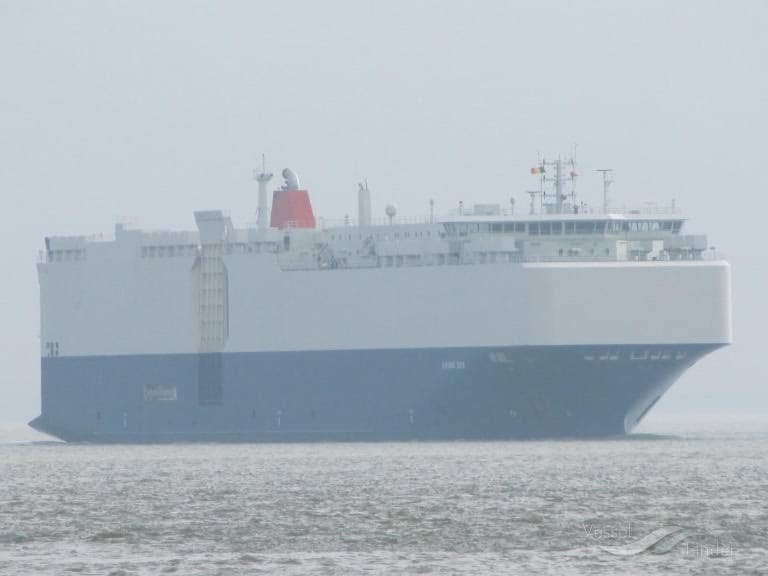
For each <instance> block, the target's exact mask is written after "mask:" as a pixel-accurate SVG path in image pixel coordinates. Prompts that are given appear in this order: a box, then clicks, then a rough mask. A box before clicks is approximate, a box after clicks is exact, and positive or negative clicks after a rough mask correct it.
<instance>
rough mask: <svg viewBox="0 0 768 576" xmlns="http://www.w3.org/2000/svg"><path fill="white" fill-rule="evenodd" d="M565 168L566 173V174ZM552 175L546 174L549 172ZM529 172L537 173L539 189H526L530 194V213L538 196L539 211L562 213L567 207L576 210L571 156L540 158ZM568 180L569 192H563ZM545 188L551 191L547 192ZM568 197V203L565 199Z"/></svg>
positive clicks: (575, 172) (573, 164)
mask: <svg viewBox="0 0 768 576" xmlns="http://www.w3.org/2000/svg"><path fill="white" fill-rule="evenodd" d="M566 168H567V169H568V174H567V175H566V174H565V172H566ZM550 171H551V172H552V173H553V174H554V175H553V176H547V174H548V173H549V172H550ZM531 174H534V175H539V176H540V179H539V190H535V191H534V190H531V191H528V194H530V195H531V214H535V208H534V206H535V200H534V199H535V197H536V196H539V197H540V212H542V213H547V214H563V213H565V212H567V211H568V209H569V208H570V209H572V210H574V211H575V210H577V209H578V208H577V207H576V178H577V177H578V172H577V171H576V160H574V158H573V157H570V158H568V159H567V160H563V159H562V158H561V157H560V156H558V157H557V159H556V160H546V159H541V160H540V161H539V163H538V166H534V167H533V168H531ZM569 180H570V183H571V187H570V192H568V193H566V192H565V185H566V182H567V181H569ZM547 188H549V189H551V190H552V191H551V192H547ZM568 199H570V204H566V202H565V201H566V200H568Z"/></svg>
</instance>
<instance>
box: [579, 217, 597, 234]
mask: <svg viewBox="0 0 768 576" xmlns="http://www.w3.org/2000/svg"><path fill="white" fill-rule="evenodd" d="M594 229H595V223H594V222H593V221H592V220H585V221H582V222H576V234H592V232H594Z"/></svg>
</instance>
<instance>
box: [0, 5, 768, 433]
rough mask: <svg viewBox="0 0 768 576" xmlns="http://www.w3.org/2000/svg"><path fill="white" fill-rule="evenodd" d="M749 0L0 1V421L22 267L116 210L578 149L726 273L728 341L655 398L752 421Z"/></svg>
mask: <svg viewBox="0 0 768 576" xmlns="http://www.w3.org/2000/svg"><path fill="white" fill-rule="evenodd" d="M766 29H768V3H766V2H757V1H756V2H750V1H741V2H733V3H725V2H703V1H695V2H682V1H681V2H615V1H606V2H586V1H585V2H574V3H568V2H518V3H513V2H491V1H484V2H469V1H467V2H427V1H420V2H412V1H411V2H396V1H387V2H359V1H355V2H352V1H348V2H286V1H279V2H277V1H276V2H227V3H219V2H209V3H203V2H170V1H169V2H160V3H155V2H127V1H126V2H27V1H21V0H20V1H15V2H9V1H7V0H0V198H2V210H1V211H0V234H2V236H1V237H0V250H1V251H2V252H1V253H0V255H1V256H2V265H3V268H4V274H3V278H4V280H3V282H2V283H0V350H2V353H1V354H0V358H2V370H0V391H2V396H1V398H2V400H0V421H25V420H29V419H31V418H32V417H33V416H35V415H36V414H37V413H38V408H39V358H38V356H39V348H38V340H37V332H38V321H39V320H38V318H39V315H38V309H37V306H38V300H37V280H36V272H35V267H34V263H35V259H36V257H37V251H38V250H39V249H40V248H41V247H42V241H43V237H44V236H45V235H51V234H81V233H99V232H104V233H108V232H110V231H111V229H112V227H113V225H114V222H115V219H116V218H117V217H121V218H123V217H130V218H133V219H135V220H136V221H137V222H138V223H139V224H140V225H141V226H142V227H147V228H192V227H194V223H193V220H192V215H191V213H192V211H193V210H196V209H204V208H225V209H228V210H229V211H230V213H231V215H232V217H233V219H235V221H237V222H240V223H242V222H245V221H248V220H251V219H252V217H253V213H254V211H255V208H256V187H255V183H254V182H253V181H252V180H251V169H252V168H253V167H254V166H255V165H256V164H257V158H258V156H259V155H260V154H261V153H262V152H264V153H266V154H267V157H268V161H269V164H270V166H271V167H272V168H273V169H274V170H275V171H276V170H277V169H279V168H282V167H283V166H287V165H289V166H291V167H292V168H294V169H295V170H296V171H297V172H298V173H299V174H300V175H301V177H302V181H303V183H304V184H305V185H306V186H307V187H308V188H309V189H310V193H311V195H312V201H313V203H314V205H315V211H316V213H317V214H319V215H322V216H326V217H343V216H344V214H345V213H350V214H354V212H355V209H356V208H355V206H356V204H355V190H356V186H355V182H356V181H357V180H358V179H360V178H363V177H365V178H368V180H369V183H370V186H371V189H372V191H373V195H374V212H376V213H382V214H383V206H384V204H385V203H388V202H394V203H396V204H397V205H398V206H399V208H400V212H401V213H403V214H424V213H426V212H427V211H428V204H427V201H428V198H429V197H434V198H435V199H436V208H437V210H438V211H441V210H448V209H450V208H453V207H454V206H455V205H456V203H457V202H458V201H459V200H464V201H465V202H467V203H472V202H475V201H478V202H482V201H497V202H507V200H508V198H509V196H510V195H515V196H516V198H517V201H518V205H520V206H522V205H525V202H526V199H525V196H524V190H525V189H526V188H529V187H530V186H531V184H532V183H531V181H530V176H529V175H528V173H527V170H528V168H529V167H530V166H531V164H532V163H533V162H534V161H535V159H536V155H537V153H538V152H542V153H546V154H550V155H554V154H558V153H565V154H567V153H569V152H570V150H571V149H572V147H573V145H574V143H577V144H578V157H579V160H580V162H581V164H582V172H583V173H584V177H583V179H582V181H581V183H580V193H581V195H582V198H584V199H587V200H594V201H598V199H599V189H600V188H599V177H598V175H597V174H595V173H594V169H596V168H603V167H611V168H614V169H615V171H616V184H615V187H614V190H613V193H614V197H615V199H616V200H617V201H619V202H621V201H625V202H627V203H641V202H643V201H645V200H657V201H664V200H668V199H670V198H673V197H674V198H675V199H676V201H677V203H678V205H680V206H682V207H683V208H684V209H685V210H686V212H687V213H688V214H689V215H690V217H691V219H692V222H691V224H690V225H691V230H693V231H696V232H706V233H707V234H709V235H710V242H711V243H712V244H714V245H715V246H717V247H718V248H719V249H721V250H723V251H724V252H726V253H727V254H728V255H729V259H730V260H731V263H732V265H733V279H734V311H735V330H736V332H735V334H736V344H735V345H734V346H732V347H731V348H729V349H727V350H724V351H720V352H718V353H716V354H714V355H712V356H711V357H708V358H706V359H705V360H704V361H703V362H701V363H700V364H699V365H698V366H696V367H694V368H693V369H692V370H690V371H689V372H688V373H687V374H686V375H685V376H684V377H683V379H682V380H681V381H680V382H679V383H678V384H677V385H676V386H675V387H673V388H672V390H671V391H670V392H669V393H668V395H667V396H666V397H665V398H664V400H663V401H662V402H661V403H660V405H659V407H658V408H657V410H667V411H689V412H696V411H713V412H715V411H719V412H748V411H751V412H755V411H758V412H760V411H762V412H765V411H766V407H768V391H766V390H765V386H764V382H765V380H766V368H765V362H764V361H763V358H762V356H763V355H764V352H763V343H762V338H763V334H764V332H765V319H766V313H765V310H766V306H765V303H764V299H763V292H764V290H765V287H766V265H765V261H766V255H765V254H764V253H763V250H764V247H765V245H766V241H765V238H764V220H765V216H764V215H765V213H766V208H768V201H767V200H766V194H767V193H768V190H766V185H765V172H764V169H763V166H764V163H765V154H766V146H765V139H766V134H768V80H766V78H768V66H766V59H767V58H768V40H767V39H766V35H765V34H764V31H765V30H766Z"/></svg>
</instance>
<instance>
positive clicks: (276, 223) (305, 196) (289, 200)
mask: <svg viewBox="0 0 768 576" xmlns="http://www.w3.org/2000/svg"><path fill="white" fill-rule="evenodd" d="M270 226H272V228H314V227H315V215H314V214H313V213H312V204H310V203H309V193H308V192H307V191H306V190H275V192H274V193H273V194H272V219H271V221H270Z"/></svg>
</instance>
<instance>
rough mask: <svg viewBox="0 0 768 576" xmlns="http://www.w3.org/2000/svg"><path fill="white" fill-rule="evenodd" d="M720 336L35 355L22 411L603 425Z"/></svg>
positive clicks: (196, 420) (413, 433)
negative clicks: (33, 382) (32, 396)
mask: <svg viewBox="0 0 768 576" xmlns="http://www.w3.org/2000/svg"><path fill="white" fill-rule="evenodd" d="M718 347H719V346H718V345H669V346H659V345H649V346H635V345H633V346H562V347H561V346H543V347H514V348H503V347H499V348H448V349H446V348H441V349H417V350H362V351H329V352H260V353H225V354H176V355H140V356H110V357H58V358H43V360H42V413H41V415H40V416H39V417H37V418H36V419H35V420H33V421H32V422H31V423H30V424H31V425H32V426H33V427H35V428H37V429H38V430H41V431H43V432H46V433H49V434H52V435H54V436H57V437H59V438H62V439H64V440H69V441H91V442H170V441H307V440H315V441H325V440H403V439H454V438H461V439H503V438H546V437H595V436H612V435H620V434H624V433H626V432H627V431H629V430H631V429H632V428H633V427H634V426H635V425H636V424H637V423H638V422H639V421H640V420H641V419H642V417H643V416H644V415H645V414H646V413H647V411H648V410H649V409H650V408H651V407H652V406H653V405H654V404H655V403H656V401H657V400H658V399H659V398H660V397H661V395H662V394H663V393H664V392H665V391H666V390H667V388H669V386H671V385H672V383H673V382H674V381H675V380H676V379H677V378H678V377H679V376H680V374H681V373H682V372H683V371H685V370H686V369H687V368H688V367H690V366H691V365H692V364H693V363H694V362H695V361H696V360H698V359H699V358H701V357H702V356H704V355H705V354H707V353H709V352H711V351H712V350H714V349H716V348H718Z"/></svg>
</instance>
